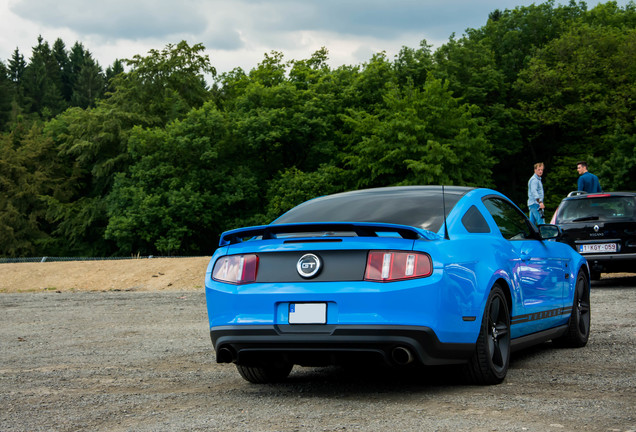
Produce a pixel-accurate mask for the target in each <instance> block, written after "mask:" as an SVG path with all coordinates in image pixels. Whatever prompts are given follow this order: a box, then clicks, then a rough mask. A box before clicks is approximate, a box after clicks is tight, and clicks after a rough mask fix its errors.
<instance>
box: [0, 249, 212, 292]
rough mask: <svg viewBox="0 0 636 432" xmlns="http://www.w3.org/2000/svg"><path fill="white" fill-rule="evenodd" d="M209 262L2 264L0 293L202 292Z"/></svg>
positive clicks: (204, 259) (206, 259)
mask: <svg viewBox="0 0 636 432" xmlns="http://www.w3.org/2000/svg"><path fill="white" fill-rule="evenodd" d="M209 261H210V257H195V258H140V259H125V260H107V261H64V262H43V263H40V262H38V263H12V264H0V293H15V292H42V291H56V292H69V291H165V290H169V291H184V290H185V291H187V290H200V289H202V288H203V280H204V277H205V270H206V268H207V265H208V262H209Z"/></svg>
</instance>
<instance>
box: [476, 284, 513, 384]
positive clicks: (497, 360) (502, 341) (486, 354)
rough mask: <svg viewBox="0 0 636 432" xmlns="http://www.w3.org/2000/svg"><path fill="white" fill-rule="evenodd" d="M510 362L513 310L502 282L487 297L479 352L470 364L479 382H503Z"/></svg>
mask: <svg viewBox="0 0 636 432" xmlns="http://www.w3.org/2000/svg"><path fill="white" fill-rule="evenodd" d="M509 363H510V311H509V309H508V302H507V301H506V296H505V295H504V293H503V290H502V289H501V287H500V286H499V285H495V286H493V288H492V290H490V294H489V295H488V300H487V301H486V307H485V309H484V316H483V318H482V320H481V330H480V332H479V337H478V338H477V345H476V347H475V353H474V354H473V357H472V358H471V359H470V361H469V363H468V365H467V366H466V372H467V375H468V377H469V379H470V380H471V381H472V382H474V383H475V384H482V385H492V384H499V383H501V382H502V381H503V380H504V378H505V377H506V374H507V373H508V365H509Z"/></svg>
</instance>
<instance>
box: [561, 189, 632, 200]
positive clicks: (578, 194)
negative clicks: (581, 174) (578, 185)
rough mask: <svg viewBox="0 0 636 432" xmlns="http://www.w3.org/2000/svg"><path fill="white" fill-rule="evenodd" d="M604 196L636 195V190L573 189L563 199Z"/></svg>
mask: <svg viewBox="0 0 636 432" xmlns="http://www.w3.org/2000/svg"><path fill="white" fill-rule="evenodd" d="M603 197H636V192H630V191H624V192H621V191H616V192H591V193H587V192H583V191H573V192H570V193H569V194H568V196H567V197H566V198H564V199H563V201H570V200H578V199H586V198H603Z"/></svg>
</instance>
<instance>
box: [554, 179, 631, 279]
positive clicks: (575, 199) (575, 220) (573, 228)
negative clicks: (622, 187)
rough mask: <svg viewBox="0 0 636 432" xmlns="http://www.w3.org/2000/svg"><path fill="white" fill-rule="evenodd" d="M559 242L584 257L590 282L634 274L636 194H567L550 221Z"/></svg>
mask: <svg viewBox="0 0 636 432" xmlns="http://www.w3.org/2000/svg"><path fill="white" fill-rule="evenodd" d="M552 223H553V224H556V225H558V226H559V227H561V230H562V232H563V235H562V236H561V237H560V239H559V241H562V242H564V243H567V244H569V245H570V246H572V247H573V248H574V250H576V251H577V252H579V253H580V254H581V255H583V256H584V257H585V258H586V259H587V262H588V264H589V266H590V270H591V277H592V279H598V278H599V277H600V274H601V272H604V273H614V272H634V271H636V192H604V193H590V194H588V193H585V192H580V191H575V192H570V194H569V195H568V196H567V198H565V199H564V200H563V201H561V204H559V207H558V208H557V210H556V212H555V213H554V216H553V218H552Z"/></svg>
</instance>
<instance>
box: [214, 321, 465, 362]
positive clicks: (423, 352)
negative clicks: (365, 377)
mask: <svg viewBox="0 0 636 432" xmlns="http://www.w3.org/2000/svg"><path fill="white" fill-rule="evenodd" d="M210 337H211V338H212V344H213V345H214V348H215V350H216V353H217V362H218V363H231V362H233V363H239V364H262V363H267V362H276V361H281V360H282V361H286V362H289V363H293V364H300V365H306V366H321V365H327V364H341V363H347V362H348V361H349V360H351V359H360V358H368V359H373V358H375V359H377V360H380V361H382V362H384V363H387V364H392V365H396V364H397V365H403V364H407V363H410V362H411V361H413V362H419V363H421V364H425V365H443V364H458V363H464V362H466V361H467V360H468V359H469V358H470V356H471V355H472V354H473V352H474V349H475V345H474V344H468V343H442V342H440V341H439V339H438V338H437V336H436V334H435V332H434V331H433V330H432V329H430V328H428V327H419V326H379V325H326V326H312V325H300V326H298V325H297V326H291V325H245V326H222V327H213V328H212V329H211V330H210Z"/></svg>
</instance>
